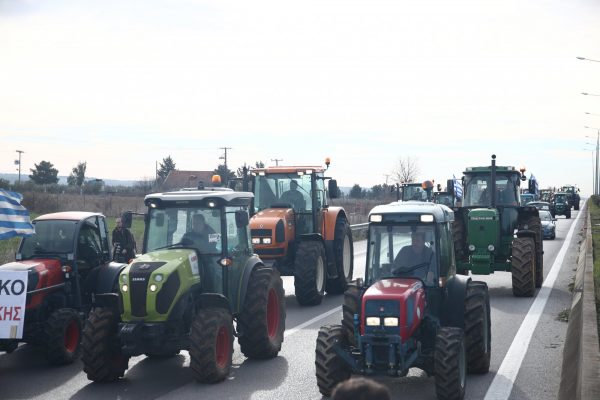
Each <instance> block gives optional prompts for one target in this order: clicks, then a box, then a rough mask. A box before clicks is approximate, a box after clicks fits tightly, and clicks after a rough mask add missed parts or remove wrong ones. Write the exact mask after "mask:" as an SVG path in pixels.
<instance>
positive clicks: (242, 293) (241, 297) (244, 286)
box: [237, 254, 265, 311]
mask: <svg viewBox="0 0 600 400" xmlns="http://www.w3.org/2000/svg"><path fill="white" fill-rule="evenodd" d="M264 265H265V264H263V262H262V261H261V259H260V258H259V257H258V256H257V255H256V254H254V255H252V256H251V257H250V258H249V259H248V260H247V261H246V264H245V265H244V272H243V274H242V279H241V280H240V287H239V290H238V303H237V310H238V311H241V310H242V308H243V306H244V301H245V300H246V292H247V291H248V284H249V283H250V275H251V274H252V271H254V268H256V267H258V266H264Z"/></svg>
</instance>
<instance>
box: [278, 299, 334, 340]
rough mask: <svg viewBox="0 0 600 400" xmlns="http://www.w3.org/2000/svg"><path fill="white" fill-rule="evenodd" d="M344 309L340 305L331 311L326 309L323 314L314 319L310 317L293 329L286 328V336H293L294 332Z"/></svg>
mask: <svg viewBox="0 0 600 400" xmlns="http://www.w3.org/2000/svg"><path fill="white" fill-rule="evenodd" d="M340 311H342V306H338V307H336V308H333V309H331V310H329V311H325V312H324V313H323V314H320V315H317V316H316V317H314V318H313V319H309V320H308V321H306V322H303V323H301V324H300V325H296V326H295V327H293V328H292V329H286V330H285V334H284V337H288V336H292V335H293V334H294V333H296V332H298V331H300V330H302V329H304V328H306V327H307V326H309V325H312V324H314V323H315V322H317V321H319V320H322V319H323V318H326V317H329V316H330V315H331V314H333V313H336V312H340Z"/></svg>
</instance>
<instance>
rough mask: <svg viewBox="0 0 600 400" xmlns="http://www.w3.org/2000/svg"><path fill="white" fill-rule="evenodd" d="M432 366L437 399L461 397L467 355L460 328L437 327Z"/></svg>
mask: <svg viewBox="0 0 600 400" xmlns="http://www.w3.org/2000/svg"><path fill="white" fill-rule="evenodd" d="M433 368H434V376H435V392H436V394H437V397H438V399H440V400H450V399H462V398H463V397H464V395H465V386H466V384H467V357H466V351H465V336H464V333H463V330H462V329H460V328H450V327H442V328H440V329H439V331H438V333H437V336H436V338H435V354H434V362H433Z"/></svg>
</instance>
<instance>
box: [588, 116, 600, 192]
mask: <svg viewBox="0 0 600 400" xmlns="http://www.w3.org/2000/svg"><path fill="white" fill-rule="evenodd" d="M585 128H586V129H595V130H596V178H595V179H594V183H595V185H594V194H599V193H600V181H599V180H598V179H599V176H598V171H599V169H598V167H599V164H598V162H599V159H598V151H599V149H600V128H592V127H591V126H587V125H586V126H585Z"/></svg>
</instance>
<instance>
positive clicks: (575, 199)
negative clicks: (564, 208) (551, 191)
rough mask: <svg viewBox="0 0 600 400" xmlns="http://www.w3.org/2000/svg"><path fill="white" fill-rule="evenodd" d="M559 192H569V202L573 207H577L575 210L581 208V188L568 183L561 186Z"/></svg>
mask: <svg viewBox="0 0 600 400" xmlns="http://www.w3.org/2000/svg"><path fill="white" fill-rule="evenodd" d="M559 192H565V193H568V194H569V204H570V206H571V207H573V208H574V209H575V211H577V210H579V202H580V200H581V198H580V197H579V188H577V187H575V186H572V185H567V186H563V187H561V188H560V190H559Z"/></svg>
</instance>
